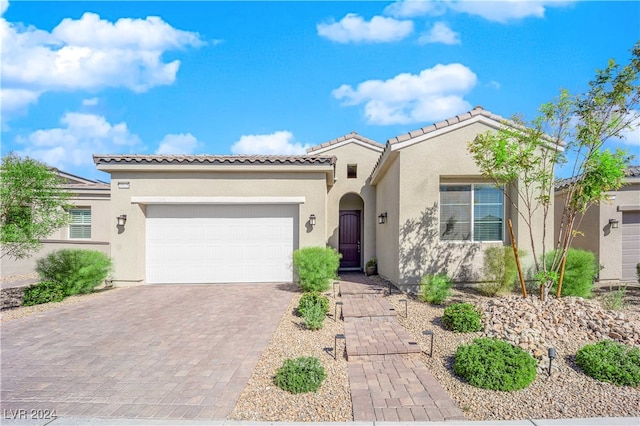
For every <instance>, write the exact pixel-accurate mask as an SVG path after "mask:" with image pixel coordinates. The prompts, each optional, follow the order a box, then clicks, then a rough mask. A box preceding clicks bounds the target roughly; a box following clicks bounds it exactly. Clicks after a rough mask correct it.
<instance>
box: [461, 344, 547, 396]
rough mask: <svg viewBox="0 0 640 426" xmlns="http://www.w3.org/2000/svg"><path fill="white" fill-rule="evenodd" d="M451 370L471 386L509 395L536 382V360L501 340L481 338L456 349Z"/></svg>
mask: <svg viewBox="0 0 640 426" xmlns="http://www.w3.org/2000/svg"><path fill="white" fill-rule="evenodd" d="M453 370H454V371H455V373H456V374H457V375H458V376H460V377H462V378H463V379H465V380H466V381H467V382H468V383H469V384H470V385H473V386H476V387H479V388H484V389H492V390H500V391H512V390H518V389H524V388H526V387H527V386H529V385H530V384H531V382H532V381H533V380H534V379H535V378H536V360H535V359H534V358H533V357H532V356H531V355H530V354H529V353H527V352H525V351H523V350H522V349H520V348H518V347H516V346H513V345H512V344H510V343H508V342H505V341H504V340H499V339H490V338H486V337H483V338H479V339H475V340H474V341H473V343H471V344H469V345H462V346H459V347H458V350H457V351H456V355H455V363H454V365H453Z"/></svg>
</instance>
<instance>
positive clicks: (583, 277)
mask: <svg viewBox="0 0 640 426" xmlns="http://www.w3.org/2000/svg"><path fill="white" fill-rule="evenodd" d="M555 254H556V253H555V251H553V252H551V253H549V254H548V255H547V258H546V260H547V263H548V264H549V265H550V264H551V261H552V260H553V257H554V256H555ZM549 268H550V266H549ZM599 268H600V267H599V265H598V262H596V256H595V254H593V252H590V251H588V250H580V249H574V248H570V249H569V251H568V252H567V261H566V266H565V269H564V278H563V280H562V296H578V297H584V298H591V297H593V284H594V282H595V278H596V275H597V274H598V271H599ZM557 287H558V283H557V281H556V282H555V284H554V285H553V292H554V293H555V292H556V289H557Z"/></svg>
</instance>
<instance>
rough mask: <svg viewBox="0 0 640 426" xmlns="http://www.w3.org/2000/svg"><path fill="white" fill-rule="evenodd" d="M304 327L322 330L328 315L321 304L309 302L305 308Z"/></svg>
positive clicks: (303, 315)
mask: <svg viewBox="0 0 640 426" xmlns="http://www.w3.org/2000/svg"><path fill="white" fill-rule="evenodd" d="M303 312H304V313H303V314H302V317H303V318H304V325H305V326H306V327H307V328H308V329H309V330H320V329H321V328H322V327H323V325H324V319H325V318H326V317H327V313H326V312H325V310H324V308H323V307H322V303H321V302H315V303H314V302H309V303H308V304H307V305H306V306H305V307H304V311H303Z"/></svg>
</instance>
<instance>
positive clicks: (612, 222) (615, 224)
mask: <svg viewBox="0 0 640 426" xmlns="http://www.w3.org/2000/svg"><path fill="white" fill-rule="evenodd" d="M618 224H619V222H618V219H609V226H610V227H611V228H613V229H616V228H617V227H618Z"/></svg>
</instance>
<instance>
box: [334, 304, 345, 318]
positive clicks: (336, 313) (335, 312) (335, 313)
mask: <svg viewBox="0 0 640 426" xmlns="http://www.w3.org/2000/svg"><path fill="white" fill-rule="evenodd" d="M343 305H344V303H343V302H336V306H335V308H333V320H334V321H335V322H338V306H340V316H342V309H343V308H342V306H343Z"/></svg>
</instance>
